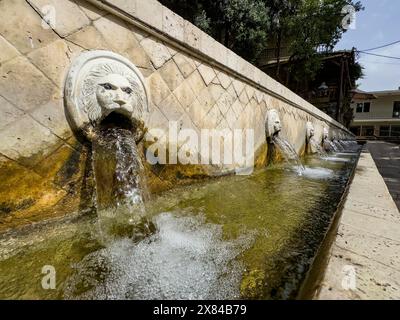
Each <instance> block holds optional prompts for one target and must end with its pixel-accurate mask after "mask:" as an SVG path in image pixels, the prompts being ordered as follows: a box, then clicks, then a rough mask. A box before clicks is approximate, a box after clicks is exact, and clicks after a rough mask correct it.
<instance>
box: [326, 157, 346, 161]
mask: <svg viewBox="0 0 400 320" xmlns="http://www.w3.org/2000/svg"><path fill="white" fill-rule="evenodd" d="M321 159H322V160H325V161H334V162H349V161H351V159H350V158H339V157H322V158H321Z"/></svg>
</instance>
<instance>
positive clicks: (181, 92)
mask: <svg viewBox="0 0 400 320" xmlns="http://www.w3.org/2000/svg"><path fill="white" fill-rule="evenodd" d="M174 95H175V97H176V98H177V99H178V101H179V102H180V104H181V105H182V106H183V108H185V109H186V108H187V107H188V106H189V105H190V104H191V103H192V102H193V99H195V96H194V94H193V91H192V89H191V88H190V86H189V84H188V83H187V82H183V83H182V84H181V85H180V86H179V87H178V88H176V89H175V90H174Z"/></svg>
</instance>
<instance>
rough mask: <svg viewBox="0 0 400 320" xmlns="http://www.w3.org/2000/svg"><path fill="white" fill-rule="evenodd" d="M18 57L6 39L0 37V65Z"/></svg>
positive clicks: (17, 53)
mask: <svg viewBox="0 0 400 320" xmlns="http://www.w3.org/2000/svg"><path fill="white" fill-rule="evenodd" d="M18 55H19V52H18V51H17V49H15V48H14V47H13V46H12V45H11V44H10V43H9V42H8V41H7V40H6V39H4V38H3V37H2V36H1V35H0V65H1V64H3V63H5V62H7V61H8V60H11V59H13V58H15V57H17V56H18Z"/></svg>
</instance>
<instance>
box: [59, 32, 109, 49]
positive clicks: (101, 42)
mask: <svg viewBox="0 0 400 320" xmlns="http://www.w3.org/2000/svg"><path fill="white" fill-rule="evenodd" d="M66 39H67V40H68V41H70V42H72V43H74V44H76V45H78V46H80V47H82V48H85V49H88V50H94V49H98V50H110V49H111V46H110V45H109V44H108V42H107V41H106V40H105V39H104V37H103V35H102V34H101V33H100V32H99V31H98V30H97V29H96V28H95V27H93V26H87V27H85V28H83V29H82V30H79V31H77V32H75V33H73V34H71V35H70V36H68V37H67V38H66Z"/></svg>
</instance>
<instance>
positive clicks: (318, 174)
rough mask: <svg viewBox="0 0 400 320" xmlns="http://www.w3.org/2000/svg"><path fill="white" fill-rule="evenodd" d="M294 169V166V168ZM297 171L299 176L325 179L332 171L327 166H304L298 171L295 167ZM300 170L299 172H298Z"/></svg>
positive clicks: (331, 174)
mask: <svg viewBox="0 0 400 320" xmlns="http://www.w3.org/2000/svg"><path fill="white" fill-rule="evenodd" d="M295 169H296V168H295ZM296 170H297V171H298V172H299V175H300V176H303V177H306V178H310V179H327V178H330V177H331V176H333V174H334V171H333V170H331V169H327V168H310V167H305V168H304V170H302V171H299V169H298V168H297V169H296ZM300 172H301V174H300Z"/></svg>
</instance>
